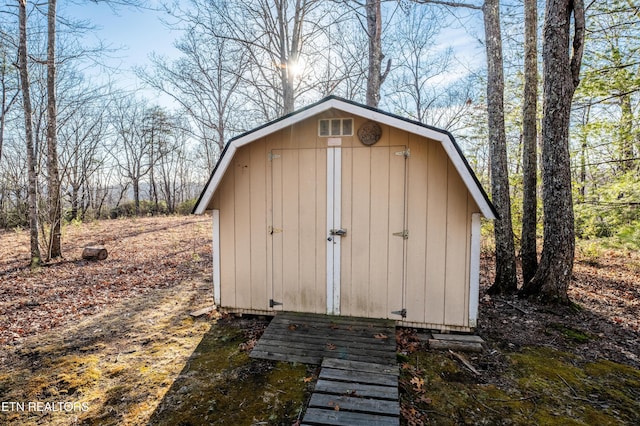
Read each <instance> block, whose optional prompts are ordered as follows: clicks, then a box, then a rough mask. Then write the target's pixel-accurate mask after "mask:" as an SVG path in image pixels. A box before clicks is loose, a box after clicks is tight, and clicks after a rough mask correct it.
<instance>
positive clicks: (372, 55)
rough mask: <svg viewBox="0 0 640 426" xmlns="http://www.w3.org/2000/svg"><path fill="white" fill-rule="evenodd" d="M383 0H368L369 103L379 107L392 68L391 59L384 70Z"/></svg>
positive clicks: (367, 98) (366, 6) (367, 100)
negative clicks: (383, 85) (382, 91)
mask: <svg viewBox="0 0 640 426" xmlns="http://www.w3.org/2000/svg"><path fill="white" fill-rule="evenodd" d="M380 2H381V0H366V3H365V6H364V8H365V12H366V13H365V14H366V18H367V26H366V28H367V37H368V39H369V56H368V58H369V67H368V72H367V97H366V103H367V105H369V106H371V107H374V108H377V107H378V103H379V102H380V87H381V86H382V83H384V80H385V79H386V78H387V75H388V74H389V70H390V69H391V59H389V61H388V62H387V67H386V69H385V70H384V72H383V71H382V60H383V59H384V54H383V53H382V8H381V7H380Z"/></svg>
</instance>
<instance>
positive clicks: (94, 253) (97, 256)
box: [82, 246, 109, 260]
mask: <svg viewBox="0 0 640 426" xmlns="http://www.w3.org/2000/svg"><path fill="white" fill-rule="evenodd" d="M108 255H109V253H107V249H106V248H104V246H89V247H85V248H84V250H82V258H83V259H85V260H105V259H106V258H107V256H108Z"/></svg>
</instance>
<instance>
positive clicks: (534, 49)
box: [520, 0, 538, 282]
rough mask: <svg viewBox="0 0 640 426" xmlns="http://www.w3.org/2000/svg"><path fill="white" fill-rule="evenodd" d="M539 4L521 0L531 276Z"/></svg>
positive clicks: (531, 269)
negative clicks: (522, 10)
mask: <svg viewBox="0 0 640 426" xmlns="http://www.w3.org/2000/svg"><path fill="white" fill-rule="evenodd" d="M537 111H538V7H537V0H525V1H524V105H523V107H522V144H523V148H522V175H523V189H522V239H521V243H520V255H521V256H522V277H523V280H524V282H527V281H529V280H531V279H532V278H533V276H534V275H535V273H536V269H537V268H538V251H537V247H536V228H537V222H538V212H537V210H538V195H537V186H538V149H537V145H538V126H537V119H538V116H537Z"/></svg>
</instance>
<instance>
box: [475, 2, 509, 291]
mask: <svg viewBox="0 0 640 426" xmlns="http://www.w3.org/2000/svg"><path fill="white" fill-rule="evenodd" d="M482 11H483V15H484V28H485V43H486V47H487V115H488V119H489V151H490V156H491V195H492V199H493V203H494V205H495V207H496V210H497V212H498V217H497V218H496V220H495V224H494V230H495V231H494V234H495V240H496V277H495V281H494V283H493V285H492V286H491V287H490V288H489V290H488V292H489V293H491V294H496V293H514V292H516V291H517V289H518V280H517V278H516V257H515V247H514V243H513V227H512V223H511V198H510V196H509V172H508V169H507V137H506V134H505V128H504V71H503V65H502V35H501V34H500V3H499V0H486V1H485V2H484V5H483V7H482Z"/></svg>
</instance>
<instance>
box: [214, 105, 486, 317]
mask: <svg viewBox="0 0 640 426" xmlns="http://www.w3.org/2000/svg"><path fill="white" fill-rule="evenodd" d="M341 116H343V117H348V116H345V115H343V114H341V113H339V112H336V111H328V112H325V113H323V114H320V115H318V116H315V117H313V118H310V119H307V120H305V121H302V122H300V123H297V124H295V125H293V126H291V127H288V128H285V129H283V130H280V131H278V132H276V133H274V134H271V135H269V136H266V137H264V138H262V139H259V140H257V141H254V142H252V143H250V144H249V145H245V146H244V147H241V148H239V149H238V151H237V152H236V154H235V156H234V159H233V162H232V164H231V166H230V167H229V168H228V170H227V172H226V174H225V176H224V178H223V180H222V182H221V184H220V186H219V187H218V189H217V191H216V194H215V196H214V197H213V200H212V202H211V203H210V205H209V208H217V209H220V240H221V250H220V251H221V253H220V260H221V271H220V280H221V305H222V306H223V307H230V308H234V309H237V310H245V311H267V310H269V306H268V303H269V299H271V298H272V297H273V299H275V300H276V301H280V302H283V303H284V305H283V306H282V307H276V309H285V310H302V311H309V312H325V310H326V280H327V277H326V243H327V242H326V238H327V233H328V230H327V229H326V202H327V200H326V181H327V176H326V148H327V138H325V137H319V136H317V126H318V119H320V118H331V117H341ZM364 121H365V120H364V119H360V118H357V117H354V126H353V128H354V131H356V130H357V129H358V128H359V127H360V125H361V124H362V123H363V122H364ZM382 128H383V136H382V139H381V140H380V141H379V142H378V143H377V144H376V145H374V146H373V147H372V148H368V147H365V146H364V145H362V144H361V143H360V142H359V141H358V140H357V136H353V137H342V138H341V148H342V150H341V151H342V227H343V228H346V229H347V232H348V233H347V236H346V237H345V238H343V239H342V249H341V250H342V265H341V281H342V282H341V314H343V315H363V316H374V317H387V318H395V319H400V317H399V316H397V315H392V314H391V312H392V311H396V310H400V309H401V308H402V307H403V302H404V307H405V308H406V309H407V317H406V318H405V321H404V323H406V324H414V325H422V326H425V327H433V328H443V329H444V328H450V329H456V327H459V328H460V329H464V328H466V327H468V326H469V324H468V312H469V306H468V305H469V294H468V292H469V276H470V271H469V258H470V250H471V249H470V230H471V215H472V213H474V212H478V211H479V208H478V207H477V205H476V204H475V202H474V201H473V198H472V197H471V196H470V194H469V192H468V191H467V189H466V187H465V185H464V182H463V181H462V179H461V178H460V177H459V175H458V174H457V172H456V170H455V168H454V166H453V164H452V163H451V161H450V160H449V158H448V156H447V154H446V153H445V151H444V149H443V148H442V147H441V145H440V144H439V143H438V142H435V141H431V140H428V139H425V138H423V137H420V136H417V135H414V134H411V133H408V132H405V131H402V130H399V129H395V128H389V127H388V126H384V125H383V126H382ZM404 147H408V148H409V149H410V152H411V156H410V158H409V160H408V161H407V162H406V192H405V189H404V188H403V184H404V183H405V182H404V180H405V163H404V161H403V159H402V157H401V156H397V155H396V154H395V153H396V152H397V151H401V150H403V149H404ZM269 153H276V154H279V155H281V157H280V158H276V159H274V160H273V161H269ZM405 196H406V205H404V204H403V203H404V199H405ZM272 197H273V199H272ZM398 206H399V207H400V208H398ZM405 207H406V209H405ZM405 215H406V217H405ZM405 221H406V229H408V231H409V239H408V240H406V241H404V240H403V239H402V238H401V237H396V236H393V233H396V232H401V231H402V230H403V229H402V228H403V226H402V224H403V223H405ZM270 226H272V227H274V228H275V229H276V230H278V229H282V232H275V233H274V234H273V235H270V234H269V232H268V230H269V227H270ZM425 235H426V238H425ZM404 244H406V246H404ZM405 252H406V257H405V258H404V259H403V257H402V256H403V253H405ZM403 281H404V286H405V287H404V289H403ZM444 324H447V326H444Z"/></svg>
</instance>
